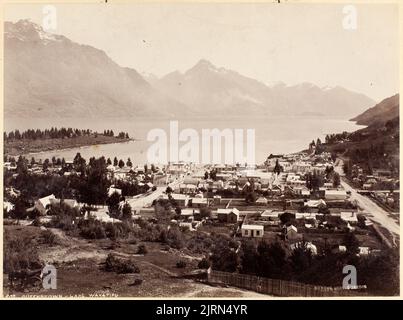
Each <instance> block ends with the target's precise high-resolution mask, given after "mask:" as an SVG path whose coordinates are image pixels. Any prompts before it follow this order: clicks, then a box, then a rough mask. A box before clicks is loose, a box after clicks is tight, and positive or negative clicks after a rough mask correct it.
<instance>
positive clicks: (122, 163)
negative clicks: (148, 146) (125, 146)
mask: <svg viewBox="0 0 403 320" xmlns="http://www.w3.org/2000/svg"><path fill="white" fill-rule="evenodd" d="M118 165H119V168H123V167H124V166H125V162H124V161H123V160H122V159H120V160H119V164H118Z"/></svg>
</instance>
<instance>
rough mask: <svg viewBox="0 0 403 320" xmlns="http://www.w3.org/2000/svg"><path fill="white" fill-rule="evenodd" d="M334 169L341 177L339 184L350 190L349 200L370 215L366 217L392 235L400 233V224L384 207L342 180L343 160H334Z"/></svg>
mask: <svg viewBox="0 0 403 320" xmlns="http://www.w3.org/2000/svg"><path fill="white" fill-rule="evenodd" d="M336 163H337V165H335V167H334V170H335V171H336V172H337V173H339V174H340V176H341V177H342V178H341V179H340V184H341V186H342V187H343V188H344V189H345V190H346V191H350V192H351V197H350V200H352V201H354V200H356V201H357V204H358V206H359V207H360V208H361V209H362V210H363V211H364V212H365V213H366V214H370V215H371V216H370V217H368V218H370V219H371V220H373V221H374V222H376V223H379V224H380V225H381V226H383V227H384V228H386V229H388V230H389V231H390V232H391V233H392V234H394V235H400V226H399V225H398V224H397V223H396V221H395V220H394V219H393V218H391V217H390V216H389V214H388V212H386V211H385V210H384V209H382V208H381V207H379V206H378V205H377V204H376V203H375V202H373V201H372V200H371V199H370V198H368V197H366V196H363V195H361V194H359V193H358V192H357V190H356V189H354V188H353V187H351V186H350V185H349V184H348V183H347V182H345V181H344V179H343V177H344V172H343V160H341V159H339V160H338V162H336Z"/></svg>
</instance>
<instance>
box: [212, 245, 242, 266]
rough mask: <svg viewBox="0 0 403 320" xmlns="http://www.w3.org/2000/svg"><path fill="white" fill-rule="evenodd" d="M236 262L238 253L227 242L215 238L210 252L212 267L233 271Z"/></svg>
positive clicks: (236, 264)
mask: <svg viewBox="0 0 403 320" xmlns="http://www.w3.org/2000/svg"><path fill="white" fill-rule="evenodd" d="M238 262H239V261H238V255H237V254H236V252H235V250H234V248H232V247H231V246H230V244H229V242H228V241H222V239H217V240H216V241H215V244H214V248H213V250H212V254H211V265H212V268H213V269H214V270H218V271H224V272H235V271H236V270H237V268H238Z"/></svg>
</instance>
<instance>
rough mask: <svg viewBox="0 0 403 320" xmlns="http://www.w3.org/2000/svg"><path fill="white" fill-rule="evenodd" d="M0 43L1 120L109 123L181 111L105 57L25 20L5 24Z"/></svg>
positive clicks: (166, 98) (132, 74) (178, 106)
mask: <svg viewBox="0 0 403 320" xmlns="http://www.w3.org/2000/svg"><path fill="white" fill-rule="evenodd" d="M4 41H5V45H4V49H5V52H4V59H5V61H4V62H5V63H4V98H5V110H4V111H5V117H8V116H13V117H38V118H39V117H40V118H60V117H84V116H85V117H112V118H113V117H124V116H138V115H154V114H162V115H175V113H183V112H185V111H186V108H185V106H183V105H181V104H180V103H178V102H176V101H175V100H173V99H171V98H169V97H167V96H165V95H163V94H161V93H160V92H158V91H157V90H156V89H155V88H153V87H152V86H151V85H150V84H149V83H148V82H147V81H145V80H144V79H143V77H142V76H141V75H140V74H139V73H138V72H137V71H136V70H134V69H130V68H123V67H120V66H119V65H117V64H116V63H115V62H114V61H112V60H111V59H110V58H109V57H108V56H107V55H106V54H105V52H103V51H101V50H98V49H96V48H93V47H91V46H87V45H81V44H78V43H75V42H73V41H70V40H69V39H67V38H66V37H64V36H58V35H53V34H50V33H47V32H44V31H43V29H42V28H41V27H40V26H38V25H36V24H34V23H32V22H29V21H27V20H20V21H19V22H17V23H10V22H6V23H5V37H4Z"/></svg>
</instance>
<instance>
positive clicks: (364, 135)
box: [321, 94, 400, 176]
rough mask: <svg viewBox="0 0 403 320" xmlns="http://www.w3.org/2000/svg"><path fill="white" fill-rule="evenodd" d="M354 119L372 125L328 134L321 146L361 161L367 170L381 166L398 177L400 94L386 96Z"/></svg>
mask: <svg viewBox="0 0 403 320" xmlns="http://www.w3.org/2000/svg"><path fill="white" fill-rule="evenodd" d="M353 120H356V121H358V123H360V124H368V126H367V127H365V128H363V129H360V130H357V131H355V132H352V133H341V134H333V135H328V136H327V137H326V142H327V143H325V144H323V145H322V148H321V149H322V150H323V151H329V152H334V153H336V154H338V155H339V156H342V157H343V158H344V159H349V160H350V161H351V163H352V164H359V165H360V166H361V167H362V168H364V170H365V171H366V172H367V173H371V172H372V169H374V168H380V169H388V170H390V171H391V172H392V173H393V174H394V175H396V176H398V172H399V165H400V157H399V132H400V128H399V95H398V94H396V95H394V96H392V97H389V98H387V99H384V100H383V101H382V102H380V103H379V104H377V105H375V106H374V107H372V108H371V109H369V110H367V111H366V112H364V113H363V114H361V115H359V116H357V117H355V118H354V119H353Z"/></svg>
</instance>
